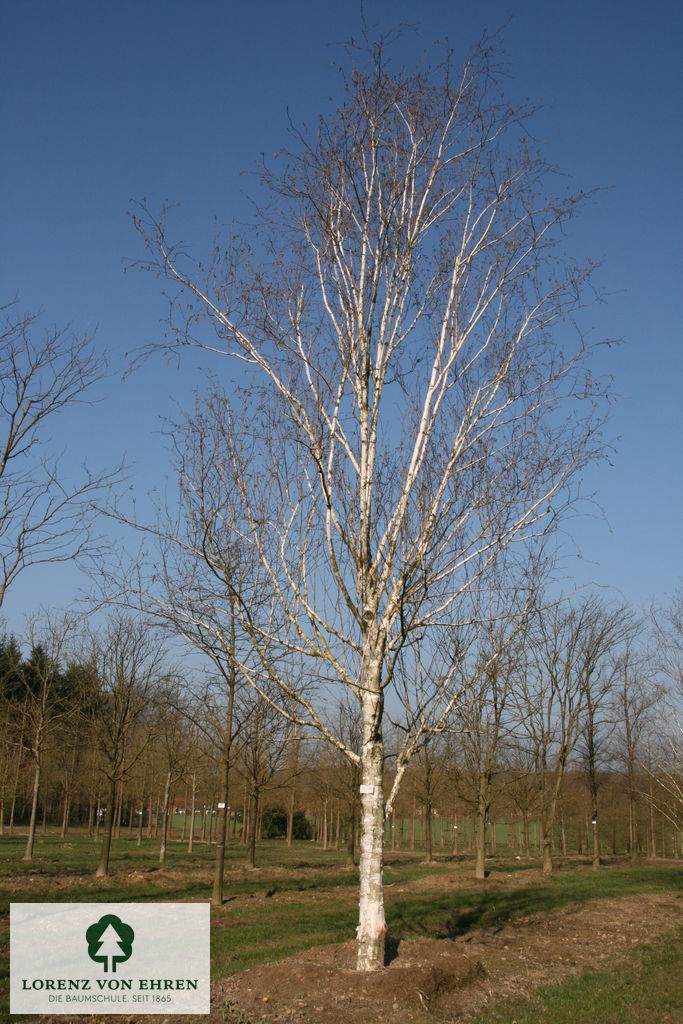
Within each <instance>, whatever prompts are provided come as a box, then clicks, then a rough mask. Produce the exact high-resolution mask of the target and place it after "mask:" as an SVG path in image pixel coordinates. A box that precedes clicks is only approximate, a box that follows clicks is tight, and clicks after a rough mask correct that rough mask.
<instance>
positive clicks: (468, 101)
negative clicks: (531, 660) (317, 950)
mask: <svg viewBox="0 0 683 1024" xmlns="http://www.w3.org/2000/svg"><path fill="white" fill-rule="evenodd" d="M351 60H352V61H355V63H354V64H353V66H352V69H351V71H350V72H349V74H348V75H347V76H345V78H344V83H345V89H346V92H345V96H344V100H343V102H342V103H341V104H339V105H338V106H337V107H336V109H335V110H333V111H332V112H331V114H330V115H329V117H326V118H322V119H321V121H320V124H319V127H318V130H317V131H316V133H315V134H313V135H311V136H308V135H306V134H305V133H300V132H297V131H295V132H294V135H295V144H294V146H293V148H292V150H291V151H287V152H282V153H281V154H280V156H279V157H278V160H279V163H280V165H282V167H283V169H282V171H281V172H279V173H276V172H274V171H270V170H266V171H265V184H266V186H267V187H268V188H269V189H270V194H271V196H272V198H273V202H272V204H271V205H270V206H269V207H268V208H266V209H264V210H263V211H262V213H261V215H260V217H259V219H258V223H257V224H256V226H255V229H254V233H253V236H252V237H251V239H246V238H240V239H237V238H233V240H232V243H231V244H230V246H228V247H227V249H226V247H225V246H221V245H219V246H218V247H217V248H216V251H215V253H214V256H213V259H212V260H211V261H210V265H209V267H208V271H207V272H206V273H202V270H201V268H200V269H197V266H196V265H194V264H192V263H191V262H190V261H189V260H187V259H186V258H185V254H184V252H183V250H182V247H177V246H174V244H173V243H172V241H171V240H170V238H169V235H168V233H167V226H166V215H165V213H164V214H162V215H161V216H160V217H154V216H153V215H152V214H151V213H150V211H149V209H148V208H146V207H144V206H143V207H141V208H140V209H139V210H138V212H137V215H136V224H137V227H138V228H139V229H140V231H141V233H142V235H143V238H144V240H145V243H146V244H147V253H148V256H147V258H146V259H145V260H144V261H143V262H144V263H146V265H148V266H149V267H151V268H152V269H154V270H155V271H157V272H159V273H160V274H161V275H162V276H163V277H165V278H166V280H167V282H169V290H170V291H171V311H170V327H171V332H172V335H171V340H170V344H175V343H177V344H179V345H181V346H182V345H185V344H199V345H205V346H206V347H207V348H210V349H211V350H213V351H224V352H226V353H229V354H230V355H232V356H233V357H234V359H235V360H236V361H238V362H237V363H236V364H235V365H240V366H241V367H242V368H243V370H244V373H245V374H246V385H247V392H246V394H243V395H241V396H240V398H239V405H240V406H242V407H244V408H245V412H244V414H242V413H240V414H239V415H238V414H237V412H235V411H233V412H230V408H229V404H228V403H227V400H226V396H225V395H223V394H221V393H220V392H219V391H216V392H215V394H214V395H213V398H212V399H211V400H210V401H209V402H208V403H207V405H206V407H205V409H204V410H201V411H199V412H198V413H197V415H196V416H195V418H194V425H195V426H196V429H197V431H198V432H199V435H200V436H201V437H203V438H204V441H205V444H204V448H203V450H202V454H203V457H205V458H213V459H215V460H218V463H219V464H220V465H221V466H223V467H226V468H227V469H229V470H230V472H229V474H226V475H229V476H230V477H231V479H232V480H234V481H236V482H237V484H238V488H237V494H236V497H237V499H238V500H237V502H236V505H237V508H236V515H235V517H234V519H233V524H232V528H233V529H234V530H236V531H237V533H238V534H239V538H240V543H241V544H242V545H243V546H244V547H245V548H247V549H249V550H250V551H251V553H252V556H253V563H254V564H258V566H259V570H258V571H259V573H261V575H262V578H264V579H265V580H266V581H267V584H268V587H269V591H270V593H271V595H272V601H271V602H270V603H269V604H268V606H267V607H266V606H265V605H260V606H259V608H258V613H259V614H258V615H255V614H254V610H253V608H252V606H251V605H250V603H249V601H248V600H246V599H245V598H244V597H242V599H240V601H238V602H237V605H236V611H237V614H238V615H239V617H240V622H241V626H242V627H243V628H244V630H245V631H246V632H247V633H248V634H249V636H250V638H251V641H252V644H253V649H254V651H256V652H257V654H258V659H259V664H258V668H257V669H256V670H254V669H253V668H252V670H250V668H249V666H246V665H244V666H243V665H240V666H239V667H240V671H241V673H242V674H243V676H244V678H245V679H247V681H248V682H250V683H251V685H252V686H254V687H255V688H256V689H257V690H259V692H261V693H262V694H265V693H266V688H265V686H264V679H267V680H268V685H269V686H270V687H275V688H277V689H278V690H279V692H280V697H279V698H275V697H273V696H272V693H273V692H274V691H273V690H272V688H271V689H269V690H268V695H267V699H270V700H271V701H273V702H274V703H276V704H277V705H278V707H279V708H280V710H281V711H282V713H283V714H286V715H288V716H290V717H294V712H292V710H291V709H292V707H295V708H296V712H295V717H297V719H298V720H299V721H300V723H301V724H302V725H306V726H313V727H314V728H317V729H318V730H319V731H320V732H321V733H322V734H323V735H325V736H327V738H328V739H329V740H330V742H332V743H333V744H334V745H335V746H336V747H337V748H338V749H340V750H343V751H344V752H345V754H346V756H347V757H348V758H349V759H350V760H351V761H352V762H355V763H357V764H358V765H359V768H360V774H361V783H360V800H361V816H362V836H361V852H360V910H359V926H358V933H357V934H358V961H357V963H358V968H359V969H361V970H374V969H377V968H379V967H381V966H382V965H383V963H384V943H385V934H386V925H385V916H384V903H383V887H382V859H383V836H384V813H385V807H384V793H383V768H384V744H383V732H382V729H383V718H384V704H385V696H386V693H387V690H388V688H390V687H391V685H392V680H393V675H394V668H395V665H396V662H397V659H398V658H399V656H400V655H401V652H402V650H403V649H404V647H405V645H406V644H407V643H409V642H410V641H411V639H412V638H414V637H415V636H418V635H422V634H424V633H427V632H428V631H429V629H430V628H431V627H432V626H435V625H442V624H443V623H444V622H445V621H446V620H448V621H450V620H455V621H457V619H458V607H459V605H460V604H461V602H462V600H463V598H464V596H465V595H466V594H467V592H468V590H469V589H470V588H471V587H472V586H473V584H475V583H476V581H477V580H478V579H479V578H481V577H482V576H483V575H484V574H485V573H486V571H487V569H488V567H489V565H490V563H491V561H492V560H493V559H495V557H496V555H497V554H498V552H499V551H500V550H501V549H503V548H505V547H506V546H507V545H509V544H510V543H511V542H513V541H519V540H521V539H523V538H528V537H529V536H530V535H532V534H534V533H538V532H540V531H542V530H543V529H545V528H546V527H548V526H549V525H551V524H552V523H553V522H554V521H555V517H557V515H558V514H559V513H560V512H561V511H562V509H563V508H564V507H566V506H567V504H568V503H570V502H571V501H572V498H573V492H572V481H573V479H574V478H575V476H576V474H577V472H578V471H579V470H580V469H581V468H582V467H583V466H584V465H585V464H586V462H587V461H589V460H590V459H592V458H593V457H595V456H596V454H597V453H599V452H600V451H601V450H602V446H603V441H602V438H601V435H600V431H599V429H598V427H599V421H600V418H601V416H600V412H599V409H598V407H597V405H596V401H595V400H597V399H599V398H600V397H601V394H602V389H601V387H600V385H598V384H597V382H596V381H595V380H593V379H592V378H591V376H590V374H589V373H587V372H586V367H585V359H586V355H587V351H586V348H585V347H584V345H583V343H582V341H581V340H580V339H579V340H578V344H577V343H575V342H574V340H573V339H572V338H571V337H570V335H569V333H568V327H567V322H568V321H571V319H572V314H573V313H574V311H575V310H576V309H577V308H578V307H579V306H580V305H581V302H582V295H583V289H584V285H585V284H586V282H587V280H588V277H589V274H590V268H588V269H582V268H578V267H576V266H575V265H574V264H573V263H572V262H571V261H570V260H569V259H568V258H567V257H566V256H565V253H564V243H563V240H562V239H563V234H564V227H565V225H566V223H567V221H568V220H569V219H570V218H571V217H572V216H573V215H574V213H575V212H576V208H577V203H578V201H579V200H578V199H577V197H574V196H565V197H557V196H552V195H549V194H548V191H547V180H548V173H549V169H548V167H547V165H546V164H545V163H544V162H543V160H542V159H541V158H540V157H539V156H537V155H536V154H535V153H533V152H532V151H531V148H530V145H529V138H528V134H527V131H526V128H525V121H526V118H527V116H528V115H529V114H530V113H531V112H530V111H528V110H513V109H511V108H510V106H509V105H508V104H507V103H505V101H504V99H503V97H502V96H501V94H500V90H499V83H498V81H497V78H496V74H495V68H494V67H493V66H492V60H493V58H492V57H491V52H490V49H488V48H487V45H484V46H482V47H480V48H479V49H478V50H477V51H476V52H475V54H474V55H473V57H472V59H470V60H468V61H467V62H466V63H465V65H464V67H463V68H462V69H460V70H459V71H458V72H456V69H455V68H454V66H453V64H452V62H451V60H450V58H449V57H448V56H446V57H445V58H444V59H443V60H441V59H440V60H439V62H438V63H437V65H436V66H434V67H425V68H422V69H419V70H417V71H405V70H401V69H399V70H393V69H392V67H391V65H390V62H389V61H388V58H387V54H386V52H385V47H384V46H383V45H382V44H381V43H380V44H377V45H375V44H374V43H370V44H369V45H368V48H367V50H366V51H364V53H363V54H361V55H360V57H359V55H358V54H357V53H354V52H351ZM206 320H208V321H209V322H210V324H211V325H212V326H213V327H214V328H215V330H216V333H217V337H218V342H216V341H208V340H207V338H206V334H205V333H204V331H203V327H202V322H203V321H206ZM584 399H587V400H588V401H584ZM235 407H236V406H235ZM596 410H597V411H596ZM212 439H213V440H214V441H216V442H218V444H217V445H216V446H215V447H213V448H212V444H211V441H212ZM233 489H234V488H233ZM198 493H199V492H198ZM212 526H213V523H212V520H211V518H210V517H209V518H207V521H206V524H205V529H206V531H207V532H206V534H205V535H199V536H198V540H199V542H200V545H201V547H202V550H203V552H204V554H205V556H206V558H207V560H208V562H209V564H211V565H213V564H214V560H216V561H217V562H218V564H220V559H216V553H215V551H214V550H213V549H212V547H211V545H210V544H209V543H206V542H205V541H206V540H207V539H208V538H209V537H210V535H211V530H212ZM228 585H229V584H228ZM292 657H297V658H300V657H304V658H308V659H311V660H312V661H313V662H314V663H315V665H316V668H315V673H316V675H317V676H318V677H319V678H320V679H321V688H320V691H319V695H320V696H321V697H322V695H323V693H326V692H327V691H326V690H325V688H324V686H322V683H324V682H331V681H333V680H334V681H336V682H337V683H340V684H341V685H342V686H343V687H346V688H348V689H349V690H350V691H351V692H352V694H354V695H355V697H356V699H357V701H358V705H359V708H360V712H361V721H362V742H361V747H360V753H356V752H355V751H353V750H351V749H349V748H348V747H346V745H345V744H344V742H343V740H342V738H341V737H339V736H337V735H335V734H334V732H333V731H332V730H331V729H330V727H329V725H328V723H327V722H326V720H325V714H324V712H323V710H322V709H321V708H322V705H321V704H320V703H319V702H317V699H316V694H315V693H311V691H310V690H309V691H307V692H306V693H304V694H302V693H301V692H298V691H297V690H296V687H294V686H293V685H292V681H291V676H290V675H289V674H288V672H286V671H281V666H282V665H286V664H288V659H291V658H292ZM311 674H312V673H311ZM444 682H445V680H444V679H443V678H440V679H439V678H435V679H434V689H435V693H433V694H432V697H436V699H434V700H432V702H431V707H432V708H433V709H437V708H438V714H437V717H436V719H433V718H432V719H428V717H427V716H425V715H423V714H421V715H418V716H417V718H416V719H415V720H414V721H413V722H412V723H411V729H410V735H409V736H407V738H406V748H405V749H406V757H407V756H408V753H409V752H410V751H411V750H415V749H416V743H415V739H416V734H417V735H418V737H419V736H424V735H426V734H427V733H428V731H429V729H432V728H438V727H439V723H440V721H441V717H440V716H443V715H447V714H448V711H449V707H448V700H442V699H441V696H440V695H439V693H438V691H439V689H440V688H441V694H442V695H443V693H444V692H445V691H444V690H443V688H442V684H443V683H444Z"/></svg>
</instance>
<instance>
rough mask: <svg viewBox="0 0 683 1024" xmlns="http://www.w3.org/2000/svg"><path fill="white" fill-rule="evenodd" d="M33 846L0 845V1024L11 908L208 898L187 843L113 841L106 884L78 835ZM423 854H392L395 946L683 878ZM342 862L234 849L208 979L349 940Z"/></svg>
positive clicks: (665, 870) (268, 849)
mask: <svg viewBox="0 0 683 1024" xmlns="http://www.w3.org/2000/svg"><path fill="white" fill-rule="evenodd" d="M40 838H41V839H42V842H39V843H38V845H37V847H36V856H35V860H34V861H33V862H32V863H30V864H25V863H23V862H22V861H21V857H22V855H23V850H24V843H25V839H24V838H23V837H19V836H14V837H8V836H4V837H2V838H1V839H0V1019H3V1017H2V1014H3V1008H4V1010H5V1011H6V1008H7V1003H8V994H7V989H8V975H9V955H8V950H9V903H10V901H14V902H31V901H46V902H47V901H51V902H61V901H66V902H92V901H103V902H127V901H131V902H142V901H155V900H163V901H171V900H194V901H205V900H208V899H210V895H211V881H212V869H213V859H214V855H215V849H214V848H211V847H208V846H203V845H198V846H197V847H196V852H195V854H194V855H193V856H192V857H189V856H188V854H187V851H186V846H185V845H181V844H179V843H177V844H176V843H173V844H172V845H171V846H170V848H169V852H168V856H167V859H166V863H165V864H164V865H163V868H161V869H160V867H159V863H158V842H157V843H145V844H143V846H142V847H140V848H138V847H137V845H136V843H135V838H134V837H133V838H128V837H125V838H123V837H122V838H121V839H120V840H117V841H115V845H114V849H113V856H112V876H111V877H110V878H109V879H106V880H96V879H95V878H94V869H95V866H96V863H97V849H98V848H97V847H96V845H95V844H94V843H93V841H92V839H88V837H87V836H83V835H82V834H81V835H79V834H78V833H75V834H74V835H73V836H71V837H69V838H68V839H67V840H66V841H65V840H62V839H60V838H59V837H58V836H50V835H48V836H45V837H40ZM421 858H422V853H421V852H420V851H416V852H415V853H413V854H410V853H409V852H408V851H400V852H399V851H397V852H395V853H394V854H391V852H390V851H388V852H387V866H386V869H385V874H384V880H385V886H386V892H385V897H386V913H387V923H388V926H389V933H390V937H391V939H392V940H393V941H394V942H396V941H398V940H400V939H402V938H413V937H418V936H428V937H432V938H441V939H452V938H456V937H457V936H459V935H463V934H465V933H466V932H468V931H469V930H472V929H475V928H478V927H481V926H493V925H500V924H503V923H505V922H506V921H509V920H511V919H514V918H515V917H516V916H518V915H524V914H528V913H533V912H538V911H551V910H554V909H557V908H560V907H563V906H565V905H567V904H569V903H585V902H587V901H590V900H593V899H599V898H602V897H614V896H622V895H629V894H633V893H638V892H665V891H674V890H677V889H680V888H681V883H682V882H683V872H682V871H681V870H680V868H679V867H676V866H674V865H671V864H668V865H667V864H663V863H660V864H657V865H652V864H651V865H647V866H642V867H638V866H637V867H632V866H631V865H630V863H628V864H627V863H624V864H622V865H614V866H609V867H605V868H604V869H603V870H601V871H600V872H594V871H592V870H591V869H590V868H589V867H587V866H583V865H577V864H568V865H565V866H564V867H562V868H560V869H559V870H558V871H557V872H556V874H555V875H554V876H553V877H552V879H550V880H543V879H542V878H541V876H540V873H537V872H535V871H534V872H530V873H529V875H528V876H527V878H523V879H520V880H519V881H520V882H521V884H516V885H515V886H514V887H511V886H510V885H509V884H505V883H506V882H507V880H506V879H505V877H504V876H505V875H511V874H512V873H513V871H515V870H516V869H518V868H519V864H518V862H515V861H507V862H506V861H504V860H503V859H502V858H500V859H494V860H492V861H491V862H490V874H489V878H488V881H487V882H486V883H484V884H483V883H475V882H474V880H473V878H472V863H471V861H469V860H466V861H463V860H461V861H458V862H457V863H456V862H453V861H441V862H439V863H437V864H431V865H424V864H422V863H421ZM344 860H345V857H344V853H343V851H334V850H328V851H323V850H321V849H320V848H318V847H316V846H315V845H314V844H311V843H305V842H298V843H295V844H294V845H293V846H292V847H291V848H289V849H288V848H287V847H286V846H285V844H284V843H282V842H277V841H271V842H265V843H263V844H260V846H259V849H258V862H259V863H260V864H261V865H262V866H261V868H260V870H257V871H249V870H248V869H246V868H245V866H244V848H243V847H241V846H239V845H238V844H230V845H229V847H228V850H227V858H226V886H225V894H226V903H225V904H224V906H223V907H222V908H218V909H213V910H212V929H211V955H212V974H213V977H214V978H219V977H225V976H228V975H231V974H235V973H237V972H239V971H242V970H244V969H245V968H246V967H250V966H252V965H255V964H259V963H265V962H272V961H277V960H281V959H283V958H284V957H287V956H289V955H291V954H292V953H294V952H298V951H301V950H305V949H308V948H310V947H312V946H317V945H325V944H329V943H336V942H342V941H345V940H348V939H351V938H353V935H354V931H355V927H356V923H357V913H358V910H357V902H356V900H357V885H358V873H357V871H354V870H350V869H348V868H346V867H345V864H344ZM534 866H536V867H537V866H538V865H533V864H527V865H526V867H534ZM415 879H421V880H423V884H422V885H421V886H420V888H419V890H412V889H411V888H410V883H411V882H412V881H413V880H415ZM429 879H433V884H432V885H430V884H429ZM424 880H426V885H425V881H424ZM273 897H275V898H273ZM502 1019H503V1018H502ZM549 1019H552V1018H549ZM599 1019H600V1018H596V1019H595V1020H594V1021H593V1022H592V1024H597V1021H598V1020H599ZM644 1020H645V1021H646V1020H647V1018H644Z"/></svg>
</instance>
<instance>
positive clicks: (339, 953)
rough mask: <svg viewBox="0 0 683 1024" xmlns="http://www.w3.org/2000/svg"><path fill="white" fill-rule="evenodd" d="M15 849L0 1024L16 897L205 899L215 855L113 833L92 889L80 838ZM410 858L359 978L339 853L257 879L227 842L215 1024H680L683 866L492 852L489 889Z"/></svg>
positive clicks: (312, 851)
mask: <svg viewBox="0 0 683 1024" xmlns="http://www.w3.org/2000/svg"><path fill="white" fill-rule="evenodd" d="M24 845H25V837H23V836H22V835H20V834H18V835H15V836H3V837H2V839H0V1019H2V1020H6V1019H8V1018H9V1014H8V1009H9V996H8V978H9V904H10V902H12V901H17V902H26V901H53V902H59V901H70V902H71V901H73V902H76V901H111V902H118V901H128V900H130V901H136V902H146V901H149V902H154V901H169V900H190V901H207V900H209V899H210V896H211V880H212V866H213V856H214V851H213V850H212V848H211V847H210V846H208V845H206V846H205V845H199V846H197V847H196V848H195V851H194V853H193V854H192V855H191V856H190V855H188V853H187V850H186V847H185V845H184V844H180V843H176V842H172V843H171V844H170V846H169V850H168V853H167V857H166V861H165V863H164V865H163V866H161V867H160V865H159V862H158V846H157V844H153V843H143V844H142V846H140V847H138V846H137V845H136V842H135V839H134V838H125V839H124V838H122V839H119V840H116V841H115V844H114V848H113V855H112V873H111V875H110V877H108V878H106V879H95V878H94V866H95V863H96V856H95V850H96V847H95V846H94V844H93V840H92V839H89V838H88V837H87V836H84V835H81V834H78V833H73V834H71V835H70V836H69V837H68V838H67V839H66V840H65V839H62V838H59V837H58V836H52V835H50V834H48V835H45V836H40V837H39V838H38V840H37V844H36V851H35V857H34V860H33V861H32V862H31V863H25V862H22V860H21V857H22V855H23V850H24ZM421 858H422V854H421V853H420V852H414V853H411V852H409V851H404V850H401V851H394V852H393V853H392V852H391V851H389V852H388V853H387V857H386V868H385V873H384V882H385V902H386V913H387V921H388V927H389V940H388V943H387V968H386V969H385V971H383V972H380V973H378V974H375V975H372V976H369V977H367V976H365V977H359V976H358V975H357V974H356V972H355V971H354V970H353V967H354V947H355V943H354V931H355V925H356V918H357V905H356V899H357V891H356V889H357V881H358V878H357V871H356V870H354V869H353V868H350V867H348V866H346V864H345V854H344V852H342V851H335V850H329V849H328V850H323V849H321V848H320V847H319V846H317V845H316V844H313V843H311V842H295V843H294V844H293V845H292V847H291V848H287V847H286V846H285V844H284V843H283V842H281V841H275V840H273V841H267V842H263V843H261V844H259V848H258V863H259V867H258V868H257V869H256V870H248V869H247V868H246V867H245V866H244V848H243V847H241V846H240V845H239V844H229V845H228V849H227V857H226V890H225V894H226V899H225V902H224V905H223V906H222V907H220V908H212V931H211V958H212V1013H211V1020H213V1021H217V1022H224V1024H261V1022H262V1021H265V1022H274V1024H277V1022H285V1021H289V1022H294V1024H298V1022H301V1024H308V1022H312V1024H313V1022H314V1024H334V1022H335V1021H343V1022H344V1024H374V1022H380V1021H381V1022H386V1024H398V1022H399V1021H401V1022H404V1021H405V1022H415V1024H426V1022H428V1021H470V1022H473V1021H477V1022H478V1024H483V1022H486V1021H491V1022H500V1024H511V1022H512V1021H517V1022H518V1024H523V1022H527V1021H529V1022H530V1021H534V1022H548V1024H550V1022H555V1021H557V1022H559V1021H563V1020H568V1019H571V1020H572V1021H573V1022H582V1021H586V1022H588V1021H590V1022H591V1024H595V1022H597V1021H601V1022H610V1021H615V1022H616V1021H619V1022H620V1024H623V1022H626V1024H628V1022H631V1021H632V1022H634V1024H635V1022H639V1024H642V1022H648V1021H653V1022H654V1021H657V1022H658V1024H659V1022H671V1024H673V1022H674V1021H677V1020H679V1019H681V1014H682V1013H683V997H682V996H681V992H680V985H679V982H678V979H679V978H680V975H681V968H682V967H683V946H682V943H681V926H682V925H683V899H682V895H683V884H682V883H683V868H682V867H681V866H679V865H678V864H677V863H674V862H672V861H668V862H666V861H650V862H643V863H640V864H638V865H636V866H632V865H631V864H630V863H629V862H626V861H624V860H614V861H612V862H608V863H606V864H605V865H604V866H603V867H602V868H601V869H600V871H598V872H594V871H592V870H591V867H590V864H589V863H588V862H582V861H581V860H577V859H573V860H571V861H567V862H565V863H562V862H560V863H559V865H558V868H557V870H556V872H555V874H554V876H553V877H552V878H551V879H543V878H542V876H541V874H540V869H539V868H540V865H539V864H538V862H535V861H520V860H518V859H516V858H515V857H514V856H510V855H509V854H508V855H507V857H506V856H500V857H495V858H489V859H488V860H487V870H488V877H487V879H486V880H485V881H483V882H475V880H474V877H473V865H472V861H471V860H470V859H468V858H467V857H460V858H457V859H453V858H452V857H448V856H441V857H437V859H436V861H435V862H434V863H431V864H424V863H422V862H421ZM24 1019H29V1018H24ZM40 1019H41V1020H44V1021H47V1020H50V1019H51V1018H45V1017H43V1018H40ZM68 1019H69V1018H67V1017H64V1016H60V1017H55V1018H54V1020H55V1021H62V1022H64V1021H66V1020H68ZM73 1019H81V1020H83V1019H85V1018H73ZM110 1019H111V1020H112V1021H119V1022H123V1020H128V1019H131V1020H132V1019H133V1018H124V1017H112V1018H110ZM149 1019H150V1020H153V1019H155V1020H157V1021H159V1020H160V1019H161V1018H159V1017H157V1018H149ZM171 1019H172V1020H175V1021H180V1019H181V1018H178V1017H175V1018H171ZM201 1019H206V1018H199V1017H198V1018H196V1020H201Z"/></svg>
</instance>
